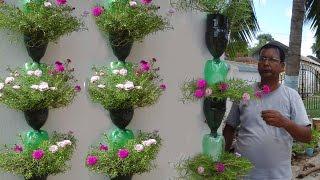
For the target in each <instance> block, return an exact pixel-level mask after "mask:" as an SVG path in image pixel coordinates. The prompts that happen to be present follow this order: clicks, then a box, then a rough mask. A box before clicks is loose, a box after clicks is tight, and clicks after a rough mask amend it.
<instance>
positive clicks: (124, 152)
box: [118, 149, 129, 159]
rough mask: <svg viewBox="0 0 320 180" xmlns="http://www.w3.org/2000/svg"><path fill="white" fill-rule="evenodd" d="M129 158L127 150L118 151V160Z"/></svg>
mask: <svg viewBox="0 0 320 180" xmlns="http://www.w3.org/2000/svg"><path fill="white" fill-rule="evenodd" d="M128 156H129V151H128V150H127V149H119V151H118V157H119V158H120V159H125V158H127V157H128Z"/></svg>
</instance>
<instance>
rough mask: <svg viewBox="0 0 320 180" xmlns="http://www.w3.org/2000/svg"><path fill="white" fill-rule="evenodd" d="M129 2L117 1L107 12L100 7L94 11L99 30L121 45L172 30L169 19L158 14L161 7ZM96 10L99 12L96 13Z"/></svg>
mask: <svg viewBox="0 0 320 180" xmlns="http://www.w3.org/2000/svg"><path fill="white" fill-rule="evenodd" d="M129 2H130V0H116V1H113V2H111V3H110V5H109V6H108V7H107V8H106V9H105V10H102V9H101V8H102V7H99V6H96V7H94V9H93V15H94V16H96V17H95V19H96V22H97V25H98V27H99V29H100V30H101V31H102V32H104V33H106V34H107V35H110V36H117V37H118V40H119V41H118V43H119V44H126V43H129V42H132V41H141V40H143V38H144V37H145V36H147V35H149V34H151V33H155V32H157V31H163V30H165V29H168V28H170V25H169V21H168V19H167V18H165V17H163V16H161V15H159V14H157V12H158V10H159V8H160V7H159V6H157V5H154V4H152V3H150V4H148V5H145V4H142V3H137V4H135V5H130V4H129ZM99 8H100V9H99ZM95 10H98V12H97V13H95ZM99 10H100V11H99ZM99 12H100V13H99ZM119 44H115V45H116V46H117V45H119Z"/></svg>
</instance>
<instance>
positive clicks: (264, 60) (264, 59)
mask: <svg viewBox="0 0 320 180" xmlns="http://www.w3.org/2000/svg"><path fill="white" fill-rule="evenodd" d="M259 61H260V62H266V61H268V62H271V63H277V62H281V60H280V59H278V58H274V57H264V56H260V58H259Z"/></svg>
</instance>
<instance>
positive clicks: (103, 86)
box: [98, 84, 106, 89]
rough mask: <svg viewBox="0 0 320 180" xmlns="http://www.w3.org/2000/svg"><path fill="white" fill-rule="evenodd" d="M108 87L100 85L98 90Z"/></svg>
mask: <svg viewBox="0 0 320 180" xmlns="http://www.w3.org/2000/svg"><path fill="white" fill-rule="evenodd" d="M105 87H106V85H103V84H99V85H98V88H101V89H103V88H105Z"/></svg>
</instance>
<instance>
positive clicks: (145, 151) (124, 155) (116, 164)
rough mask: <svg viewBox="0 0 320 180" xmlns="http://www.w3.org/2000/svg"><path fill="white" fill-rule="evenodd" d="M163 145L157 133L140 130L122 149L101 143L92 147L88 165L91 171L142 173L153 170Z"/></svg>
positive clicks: (112, 174) (118, 173) (120, 174)
mask: <svg viewBox="0 0 320 180" xmlns="http://www.w3.org/2000/svg"><path fill="white" fill-rule="evenodd" d="M105 137H106V143H108V140H107V135H106V136H105ZM160 147H161V138H160V136H159V135H158V134H157V133H156V132H153V133H144V132H140V133H139V134H138V135H137V137H136V138H135V139H132V140H129V141H128V142H127V143H126V145H125V146H124V147H123V148H122V149H109V148H108V146H107V144H104V143H101V144H100V146H98V147H92V149H91V150H90V152H89V153H88V155H87V159H86V167H87V168H89V170H90V171H93V172H96V173H101V174H104V175H109V176H110V177H111V178H114V177H116V176H124V175H134V174H142V173H145V172H149V171H151V170H152V169H153V168H154V167H155V164H154V163H153V161H154V160H155V159H156V157H157V154H158V152H159V150H160Z"/></svg>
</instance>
